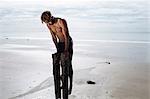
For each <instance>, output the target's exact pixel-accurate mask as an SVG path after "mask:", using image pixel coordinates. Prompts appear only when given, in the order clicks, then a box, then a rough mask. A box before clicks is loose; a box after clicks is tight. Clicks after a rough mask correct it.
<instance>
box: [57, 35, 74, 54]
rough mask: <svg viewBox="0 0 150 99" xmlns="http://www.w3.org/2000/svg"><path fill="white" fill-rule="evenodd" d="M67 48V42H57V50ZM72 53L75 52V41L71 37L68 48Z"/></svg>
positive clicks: (62, 50) (59, 51) (60, 50)
mask: <svg viewBox="0 0 150 99" xmlns="http://www.w3.org/2000/svg"><path fill="white" fill-rule="evenodd" d="M64 50H65V42H59V43H57V52H58V53H62V52H64ZM68 50H69V52H70V53H73V41H72V38H71V37H69V48H68Z"/></svg>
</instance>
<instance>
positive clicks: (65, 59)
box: [61, 53, 69, 99]
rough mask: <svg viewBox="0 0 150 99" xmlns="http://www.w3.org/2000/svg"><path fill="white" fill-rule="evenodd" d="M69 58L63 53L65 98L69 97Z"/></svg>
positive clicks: (63, 88)
mask: <svg viewBox="0 0 150 99" xmlns="http://www.w3.org/2000/svg"><path fill="white" fill-rule="evenodd" d="M68 59H69V58H66V56H65V54H64V53H61V66H62V90H63V99H68V61H69V60H68Z"/></svg>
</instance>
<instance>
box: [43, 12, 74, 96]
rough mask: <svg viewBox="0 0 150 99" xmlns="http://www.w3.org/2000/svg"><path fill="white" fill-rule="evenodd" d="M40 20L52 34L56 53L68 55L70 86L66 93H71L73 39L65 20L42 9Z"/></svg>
mask: <svg viewBox="0 0 150 99" xmlns="http://www.w3.org/2000/svg"><path fill="white" fill-rule="evenodd" d="M41 21H42V23H43V22H44V23H46V24H47V27H48V29H49V30H50V33H51V35H52V39H53V42H54V44H55V46H56V48H57V53H65V56H67V55H69V58H70V60H71V66H70V67H69V78H70V88H69V90H68V92H69V93H68V94H71V91H72V81H73V68H72V56H73V41H72V38H71V37H70V35H69V30H68V26H67V22H66V20H65V19H62V18H56V17H53V16H52V15H51V12H50V11H44V12H43V13H42V15H41Z"/></svg>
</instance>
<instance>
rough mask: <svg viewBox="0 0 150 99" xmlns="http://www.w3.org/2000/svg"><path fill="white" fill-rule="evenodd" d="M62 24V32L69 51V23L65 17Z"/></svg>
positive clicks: (61, 21)
mask: <svg viewBox="0 0 150 99" xmlns="http://www.w3.org/2000/svg"><path fill="white" fill-rule="evenodd" d="M60 25H61V28H62V33H63V36H64V38H65V52H66V51H68V37H67V36H68V35H67V34H68V27H67V24H66V21H65V20H64V19H62V20H60Z"/></svg>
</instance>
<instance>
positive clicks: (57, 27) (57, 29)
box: [50, 26, 62, 34]
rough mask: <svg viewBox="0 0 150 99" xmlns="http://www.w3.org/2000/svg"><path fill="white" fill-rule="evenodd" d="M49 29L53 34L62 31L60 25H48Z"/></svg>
mask: <svg viewBox="0 0 150 99" xmlns="http://www.w3.org/2000/svg"><path fill="white" fill-rule="evenodd" d="M50 29H51V31H52V32H54V33H55V34H57V33H60V32H62V28H61V27H60V26H50Z"/></svg>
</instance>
